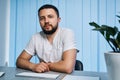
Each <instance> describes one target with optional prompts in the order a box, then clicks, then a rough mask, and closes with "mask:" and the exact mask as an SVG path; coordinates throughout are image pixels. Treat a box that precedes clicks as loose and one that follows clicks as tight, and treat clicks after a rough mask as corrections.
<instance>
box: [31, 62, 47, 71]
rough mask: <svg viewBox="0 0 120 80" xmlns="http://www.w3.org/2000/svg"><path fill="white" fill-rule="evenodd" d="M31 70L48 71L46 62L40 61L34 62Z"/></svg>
mask: <svg viewBox="0 0 120 80" xmlns="http://www.w3.org/2000/svg"><path fill="white" fill-rule="evenodd" d="M32 71H34V72H38V73H41V72H47V71H49V67H48V64H47V63H45V62H41V63H38V64H35V65H34V67H33V69H32Z"/></svg>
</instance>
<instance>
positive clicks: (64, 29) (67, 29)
mask: <svg viewBox="0 0 120 80" xmlns="http://www.w3.org/2000/svg"><path fill="white" fill-rule="evenodd" d="M60 31H62V32H66V31H67V32H73V30H72V29H70V28H64V27H61V28H60Z"/></svg>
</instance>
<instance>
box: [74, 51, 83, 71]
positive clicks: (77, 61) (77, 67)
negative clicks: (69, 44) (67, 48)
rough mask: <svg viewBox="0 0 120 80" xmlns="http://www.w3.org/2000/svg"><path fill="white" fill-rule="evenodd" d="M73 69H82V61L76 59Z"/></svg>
mask: <svg viewBox="0 0 120 80" xmlns="http://www.w3.org/2000/svg"><path fill="white" fill-rule="evenodd" d="M76 50H77V53H79V50H78V49H76ZM75 70H79V71H83V63H82V62H81V61H80V60H76V63H75Z"/></svg>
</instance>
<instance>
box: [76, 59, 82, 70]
mask: <svg viewBox="0 0 120 80" xmlns="http://www.w3.org/2000/svg"><path fill="white" fill-rule="evenodd" d="M75 70H79V71H83V63H82V62H81V61H79V60H76V63H75Z"/></svg>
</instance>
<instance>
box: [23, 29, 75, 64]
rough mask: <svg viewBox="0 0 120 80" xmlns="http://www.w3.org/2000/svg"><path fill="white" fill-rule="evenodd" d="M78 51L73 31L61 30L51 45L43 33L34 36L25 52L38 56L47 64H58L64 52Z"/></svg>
mask: <svg viewBox="0 0 120 80" xmlns="http://www.w3.org/2000/svg"><path fill="white" fill-rule="evenodd" d="M69 49H76V42H75V39H74V34H73V32H72V30H70V29H65V28H60V27H59V30H58V32H57V34H56V35H55V37H54V39H53V43H52V44H50V43H49V41H48V39H47V37H46V35H45V34H44V33H43V32H42V31H41V32H39V33H36V34H34V35H33V36H32V38H31V40H30V41H29V43H28V44H27V46H26V48H25V51H27V52H28V53H29V54H30V55H35V54H36V55H37V56H38V58H39V59H40V60H44V61H45V62H58V61H60V60H61V59H62V54H63V52H64V51H66V50H69Z"/></svg>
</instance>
